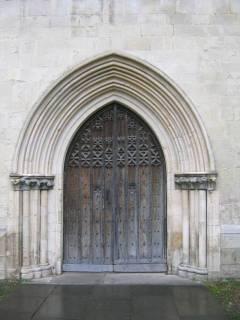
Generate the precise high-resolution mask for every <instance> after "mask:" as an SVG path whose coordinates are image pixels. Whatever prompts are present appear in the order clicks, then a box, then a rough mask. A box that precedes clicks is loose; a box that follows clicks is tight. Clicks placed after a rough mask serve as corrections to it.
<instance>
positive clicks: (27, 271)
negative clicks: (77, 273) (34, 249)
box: [21, 264, 52, 280]
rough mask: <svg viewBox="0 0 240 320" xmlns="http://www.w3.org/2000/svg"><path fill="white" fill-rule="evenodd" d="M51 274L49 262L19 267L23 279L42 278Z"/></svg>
mask: <svg viewBox="0 0 240 320" xmlns="http://www.w3.org/2000/svg"><path fill="white" fill-rule="evenodd" d="M51 274H52V267H51V266H50V265H49V264H47V265H39V266H29V267H22V268H21V278H22V279H24V280H30V279H39V278H44V277H48V276H50V275H51Z"/></svg>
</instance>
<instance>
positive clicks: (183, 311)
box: [0, 273, 227, 320]
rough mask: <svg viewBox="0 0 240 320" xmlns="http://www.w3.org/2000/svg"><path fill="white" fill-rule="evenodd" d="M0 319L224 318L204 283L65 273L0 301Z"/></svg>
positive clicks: (26, 286) (150, 276) (172, 278)
mask: <svg viewBox="0 0 240 320" xmlns="http://www.w3.org/2000/svg"><path fill="white" fill-rule="evenodd" d="M0 319H1V320H9V319H11V320H29V319H33V320H47V319H48V320H80V319H81V320H190V319H191V320H192V319H194V320H223V319H224V320H226V319H227V318H226V317H225V316H224V313H223V310H222V307H221V306H220V305H219V304H218V303H217V301H216V300H215V298H214V297H213V296H212V295H211V293H210V292H209V291H208V289H207V288H206V287H204V286H203V285H201V284H200V283H196V282H193V281H190V280H186V279H182V278H180V277H177V276H168V275H161V274H111V273H109V274H106V273H104V274H102V273H101V274H99V273H98V274H92V273H77V274H75V273H65V274H63V275H61V276H57V277H51V278H47V279H43V280H38V281H32V282H31V283H27V284H23V285H21V286H20V287H18V288H17V290H16V291H14V292H13V293H12V294H11V295H9V296H8V297H7V298H5V299H4V300H2V301H1V302H0Z"/></svg>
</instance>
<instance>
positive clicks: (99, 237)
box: [63, 103, 167, 272]
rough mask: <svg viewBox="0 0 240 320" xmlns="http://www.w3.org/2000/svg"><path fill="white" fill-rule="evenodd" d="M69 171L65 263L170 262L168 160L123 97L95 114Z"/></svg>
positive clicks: (137, 267)
mask: <svg viewBox="0 0 240 320" xmlns="http://www.w3.org/2000/svg"><path fill="white" fill-rule="evenodd" d="M64 174H65V175H64V226H63V228H64V239H63V241H64V243H63V248H64V254H63V256H64V258H63V271H92V272H96V271H99V272H104V271H109V272H113V271H115V272H165V271H166V270H167V264H166V169H165V160H164V155H163V152H162V148H161V146H160V144H159V142H158V140H157V138H156V137H155V135H154V133H153V131H152V130H151V129H150V128H149V126H148V125H147V124H146V123H145V122H144V121H143V120H142V119H141V118H140V117H139V116H138V115H136V114H135V113H134V112H133V111H130V110H129V109H127V108H126V107H124V106H122V105H121V104H119V103H112V104H110V105H108V106H106V107H104V108H103V109H101V110H100V111H98V112H96V113H95V114H94V115H92V116H91V117H90V118H89V119H88V120H87V121H86V122H85V123H84V124H83V126H81V128H80V129H79V130H78V132H77V133H76V135H75V137H74V139H73V140H72V143H71V145H70V147H69V149H68V152H67V156H66V160H65V171H64Z"/></svg>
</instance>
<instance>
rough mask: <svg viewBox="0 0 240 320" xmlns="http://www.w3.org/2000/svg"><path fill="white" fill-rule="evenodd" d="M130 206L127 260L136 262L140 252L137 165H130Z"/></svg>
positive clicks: (127, 223) (128, 210) (127, 222)
mask: <svg viewBox="0 0 240 320" xmlns="http://www.w3.org/2000/svg"><path fill="white" fill-rule="evenodd" d="M127 191H128V207H127V220H126V225H127V233H128V242H127V249H128V250H127V253H128V259H127V261H128V262H130V263H136V261H137V252H138V249H137V247H138V219H137V184H136V167H128V190H127Z"/></svg>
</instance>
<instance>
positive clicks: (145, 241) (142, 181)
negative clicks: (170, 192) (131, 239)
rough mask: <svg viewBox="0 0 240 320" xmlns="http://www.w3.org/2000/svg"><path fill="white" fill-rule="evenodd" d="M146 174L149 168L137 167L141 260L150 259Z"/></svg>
mask: <svg viewBox="0 0 240 320" xmlns="http://www.w3.org/2000/svg"><path fill="white" fill-rule="evenodd" d="M148 174H149V168H148V167H146V166H141V167H139V186H140V205H139V254H140V258H141V259H142V260H148V259H150V252H149V246H150V242H151V238H150V237H149V223H150V212H149V211H150V210H149V202H148V188H149V185H148Z"/></svg>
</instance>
